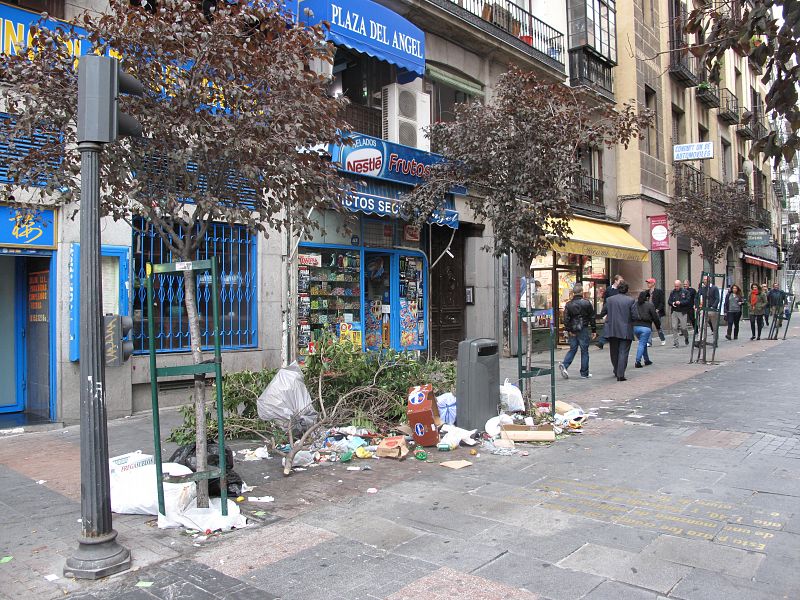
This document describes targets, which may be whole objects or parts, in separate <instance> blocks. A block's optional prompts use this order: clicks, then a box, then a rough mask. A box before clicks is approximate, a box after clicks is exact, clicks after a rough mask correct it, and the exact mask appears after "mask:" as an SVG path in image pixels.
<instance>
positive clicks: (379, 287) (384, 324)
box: [364, 252, 393, 350]
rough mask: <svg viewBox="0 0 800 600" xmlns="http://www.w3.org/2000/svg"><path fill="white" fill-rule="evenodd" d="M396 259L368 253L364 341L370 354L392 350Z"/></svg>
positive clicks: (389, 255)
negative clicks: (393, 286) (394, 264)
mask: <svg viewBox="0 0 800 600" xmlns="http://www.w3.org/2000/svg"><path fill="white" fill-rule="evenodd" d="M392 258H393V256H392V255H391V254H387V253H383V252H365V253H364V340H365V346H366V348H367V350H384V349H389V348H391V347H392V317H391V314H392V291H393V290H392Z"/></svg>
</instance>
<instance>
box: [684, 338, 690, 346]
mask: <svg viewBox="0 0 800 600" xmlns="http://www.w3.org/2000/svg"><path fill="white" fill-rule="evenodd" d="M684 341H685V342H686V343H685V344H684V346H688V345H689V338H684Z"/></svg>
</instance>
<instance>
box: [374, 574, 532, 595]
mask: <svg viewBox="0 0 800 600" xmlns="http://www.w3.org/2000/svg"><path fill="white" fill-rule="evenodd" d="M420 598H426V599H428V600H453V599H454V598H470V600H499V599H502V600H538V599H539V598H540V596H539V595H537V594H534V593H531V592H529V591H527V590H520V589H515V588H514V587H512V586H508V585H504V584H502V583H498V582H496V581H490V580H487V579H485V578H483V577H479V576H476V575H467V574H465V573H460V572H458V571H455V570H452V569H448V568H442V569H440V570H438V571H436V572H435V573H433V574H431V575H429V576H427V577H424V578H422V579H419V580H417V581H415V582H414V583H412V584H409V585H407V586H406V587H404V588H403V589H401V590H399V591H398V592H396V593H394V594H392V595H391V596H389V597H388V598H387V600H419V599H420Z"/></svg>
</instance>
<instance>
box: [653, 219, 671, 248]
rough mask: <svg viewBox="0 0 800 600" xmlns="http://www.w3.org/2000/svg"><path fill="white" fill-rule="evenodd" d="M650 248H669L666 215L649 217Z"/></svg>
mask: <svg viewBox="0 0 800 600" xmlns="http://www.w3.org/2000/svg"><path fill="white" fill-rule="evenodd" d="M650 250H652V251H654V252H657V251H660V250H669V221H668V219H667V215H656V216H654V217H650Z"/></svg>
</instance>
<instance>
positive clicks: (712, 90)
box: [695, 81, 720, 108]
mask: <svg viewBox="0 0 800 600" xmlns="http://www.w3.org/2000/svg"><path fill="white" fill-rule="evenodd" d="M695 96H696V97H697V99H698V100H699V101H700V102H702V103H703V104H705V105H706V106H707V107H708V108H719V106H720V93H719V87H718V86H716V85H714V84H713V83H711V82H709V81H701V82H700V83H699V84H698V85H697V88H695Z"/></svg>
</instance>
